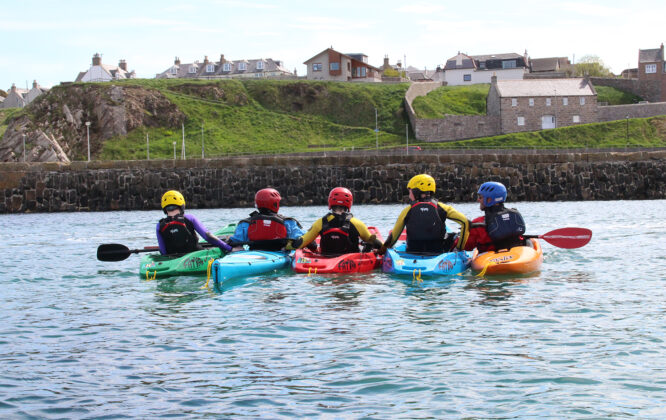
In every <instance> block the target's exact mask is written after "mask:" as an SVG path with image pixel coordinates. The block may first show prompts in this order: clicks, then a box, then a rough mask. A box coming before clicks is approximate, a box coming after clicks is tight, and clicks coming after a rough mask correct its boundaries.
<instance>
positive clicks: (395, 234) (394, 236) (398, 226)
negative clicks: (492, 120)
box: [382, 206, 411, 249]
mask: <svg viewBox="0 0 666 420" xmlns="http://www.w3.org/2000/svg"><path fill="white" fill-rule="evenodd" d="M410 209H411V207H410V206H407V207H405V208H404V209H403V210H402V211H401V212H400V215H399V216H398V220H396V222H395V225H394V226H393V229H391V231H390V232H389V234H388V237H387V238H386V240H385V241H384V245H383V246H382V249H385V248H390V247H392V246H393V245H394V244H395V243H396V241H397V240H398V239H399V238H400V234H401V233H402V231H403V230H404V229H405V217H407V213H409V210H410Z"/></svg>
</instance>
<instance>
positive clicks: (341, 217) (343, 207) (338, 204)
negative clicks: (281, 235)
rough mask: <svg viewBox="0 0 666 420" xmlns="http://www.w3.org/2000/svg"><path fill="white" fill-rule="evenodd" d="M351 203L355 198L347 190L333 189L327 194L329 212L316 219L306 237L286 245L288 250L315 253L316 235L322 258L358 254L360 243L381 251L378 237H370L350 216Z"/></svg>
mask: <svg viewBox="0 0 666 420" xmlns="http://www.w3.org/2000/svg"><path fill="white" fill-rule="evenodd" d="M353 202H354V196H353V195H352V192H351V191H349V190H348V189H347V188H344V187H336V188H333V189H332V190H331V192H330V193H329V194H328V209H329V210H330V211H329V212H328V213H327V214H326V215H325V216H324V217H322V218H321V219H317V220H316V221H315V222H314V223H313V224H312V227H310V230H308V231H307V233H306V234H305V235H303V236H301V237H300V238H298V239H296V240H294V241H293V242H292V243H291V244H289V248H292V249H299V248H304V247H306V246H308V247H309V248H310V249H313V248H314V249H316V248H317V245H316V243H315V242H314V240H315V239H317V236H319V235H321V238H320V240H319V248H320V252H321V253H322V254H324V255H342V254H350V253H357V252H360V248H359V239H361V240H363V242H365V243H367V244H369V245H370V247H372V248H375V249H379V248H381V246H382V242H381V241H380V240H379V239H377V236H376V235H373V234H371V233H370V231H369V230H368V227H367V226H366V225H365V223H363V222H362V221H360V220H359V219H357V218H355V217H354V215H353V214H351V213H350V210H351V206H352V203H353ZM313 245H314V246H313ZM289 248H288V249H289Z"/></svg>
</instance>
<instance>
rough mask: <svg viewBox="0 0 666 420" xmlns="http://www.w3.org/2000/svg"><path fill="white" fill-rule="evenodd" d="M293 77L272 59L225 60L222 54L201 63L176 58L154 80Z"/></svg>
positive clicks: (280, 62)
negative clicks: (217, 58) (218, 57)
mask: <svg viewBox="0 0 666 420" xmlns="http://www.w3.org/2000/svg"><path fill="white" fill-rule="evenodd" d="M285 76H287V77H293V76H294V74H293V73H291V72H290V71H289V70H287V69H285V68H284V65H283V63H282V61H280V60H273V59H272V58H258V59H251V60H245V59H243V60H227V59H226V58H224V54H221V55H220V61H217V62H215V61H210V60H208V56H204V59H203V61H199V60H195V61H194V62H192V63H183V62H181V61H180V58H179V57H176V58H175V60H174V62H173V65H172V66H171V67H169V68H167V69H166V70H164V71H163V72H162V73H158V74H157V75H155V78H156V79H239V78H255V79H256V78H280V77H285Z"/></svg>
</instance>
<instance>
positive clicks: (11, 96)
mask: <svg viewBox="0 0 666 420" xmlns="http://www.w3.org/2000/svg"><path fill="white" fill-rule="evenodd" d="M27 93H28V91H27V90H25V89H20V88H17V87H16V85H15V84H14V83H12V87H11V88H10V89H9V92H7V97H6V98H5V100H4V101H3V102H2V104H0V106H1V107H2V108H23V107H24V106H26V105H27V104H26V102H25V95H26V94H27Z"/></svg>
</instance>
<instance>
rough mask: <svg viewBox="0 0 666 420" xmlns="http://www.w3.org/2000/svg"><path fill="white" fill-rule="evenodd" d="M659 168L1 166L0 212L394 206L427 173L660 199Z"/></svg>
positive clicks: (529, 156) (634, 157) (464, 192)
mask: <svg viewBox="0 0 666 420" xmlns="http://www.w3.org/2000/svg"><path fill="white" fill-rule="evenodd" d="M665 169H666V150H657V151H632V152H596V153H586V152H572V153H548V152H520V151H517V152H515V153H506V152H504V153H501V154H494V153H489V152H483V153H481V152H479V153H468V154H460V153H458V154H449V153H445V152H442V153H441V154H437V153H431V152H430V151H428V152H427V154H426V153H425V152H420V153H417V154H411V155H360V156H359V155H357V156H351V155H344V156H328V157H324V156H308V157H285V156H278V157H263V158H261V157H250V158H227V159H192V160H161V161H117V162H90V163H88V162H73V163H70V164H61V163H35V164H23V163H2V164H0V213H21V212H54V211H107V210H149V209H159V200H160V197H161V195H162V194H163V193H164V192H165V191H166V190H169V189H177V190H180V191H181V192H183V194H184V195H185V197H186V200H187V202H188V208H219V207H248V206H252V205H253V197H254V193H255V192H256V190H257V189H260V188H264V187H267V186H270V187H274V188H276V189H278V190H279V191H280V193H281V195H282V197H283V204H285V205H325V203H326V198H327V196H328V192H329V190H330V189H331V188H333V187H336V186H345V187H348V188H350V189H351V190H352V191H353V192H354V202H355V203H357V204H361V203H402V202H405V199H406V189H405V185H406V182H407V181H408V180H409V178H410V177H412V176H413V175H415V174H418V173H429V174H431V175H432V176H433V177H434V178H435V179H436V181H437V194H436V195H437V198H439V199H441V200H444V201H447V202H471V201H474V200H475V196H476V194H475V192H476V189H477V188H478V185H479V184H481V183H482V182H485V181H488V180H494V181H500V182H503V183H504V184H505V185H507V186H508V187H509V190H510V197H511V201H567V200H635V199H636V200H640V199H663V198H666V175H664V174H665V173H666V171H665Z"/></svg>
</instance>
